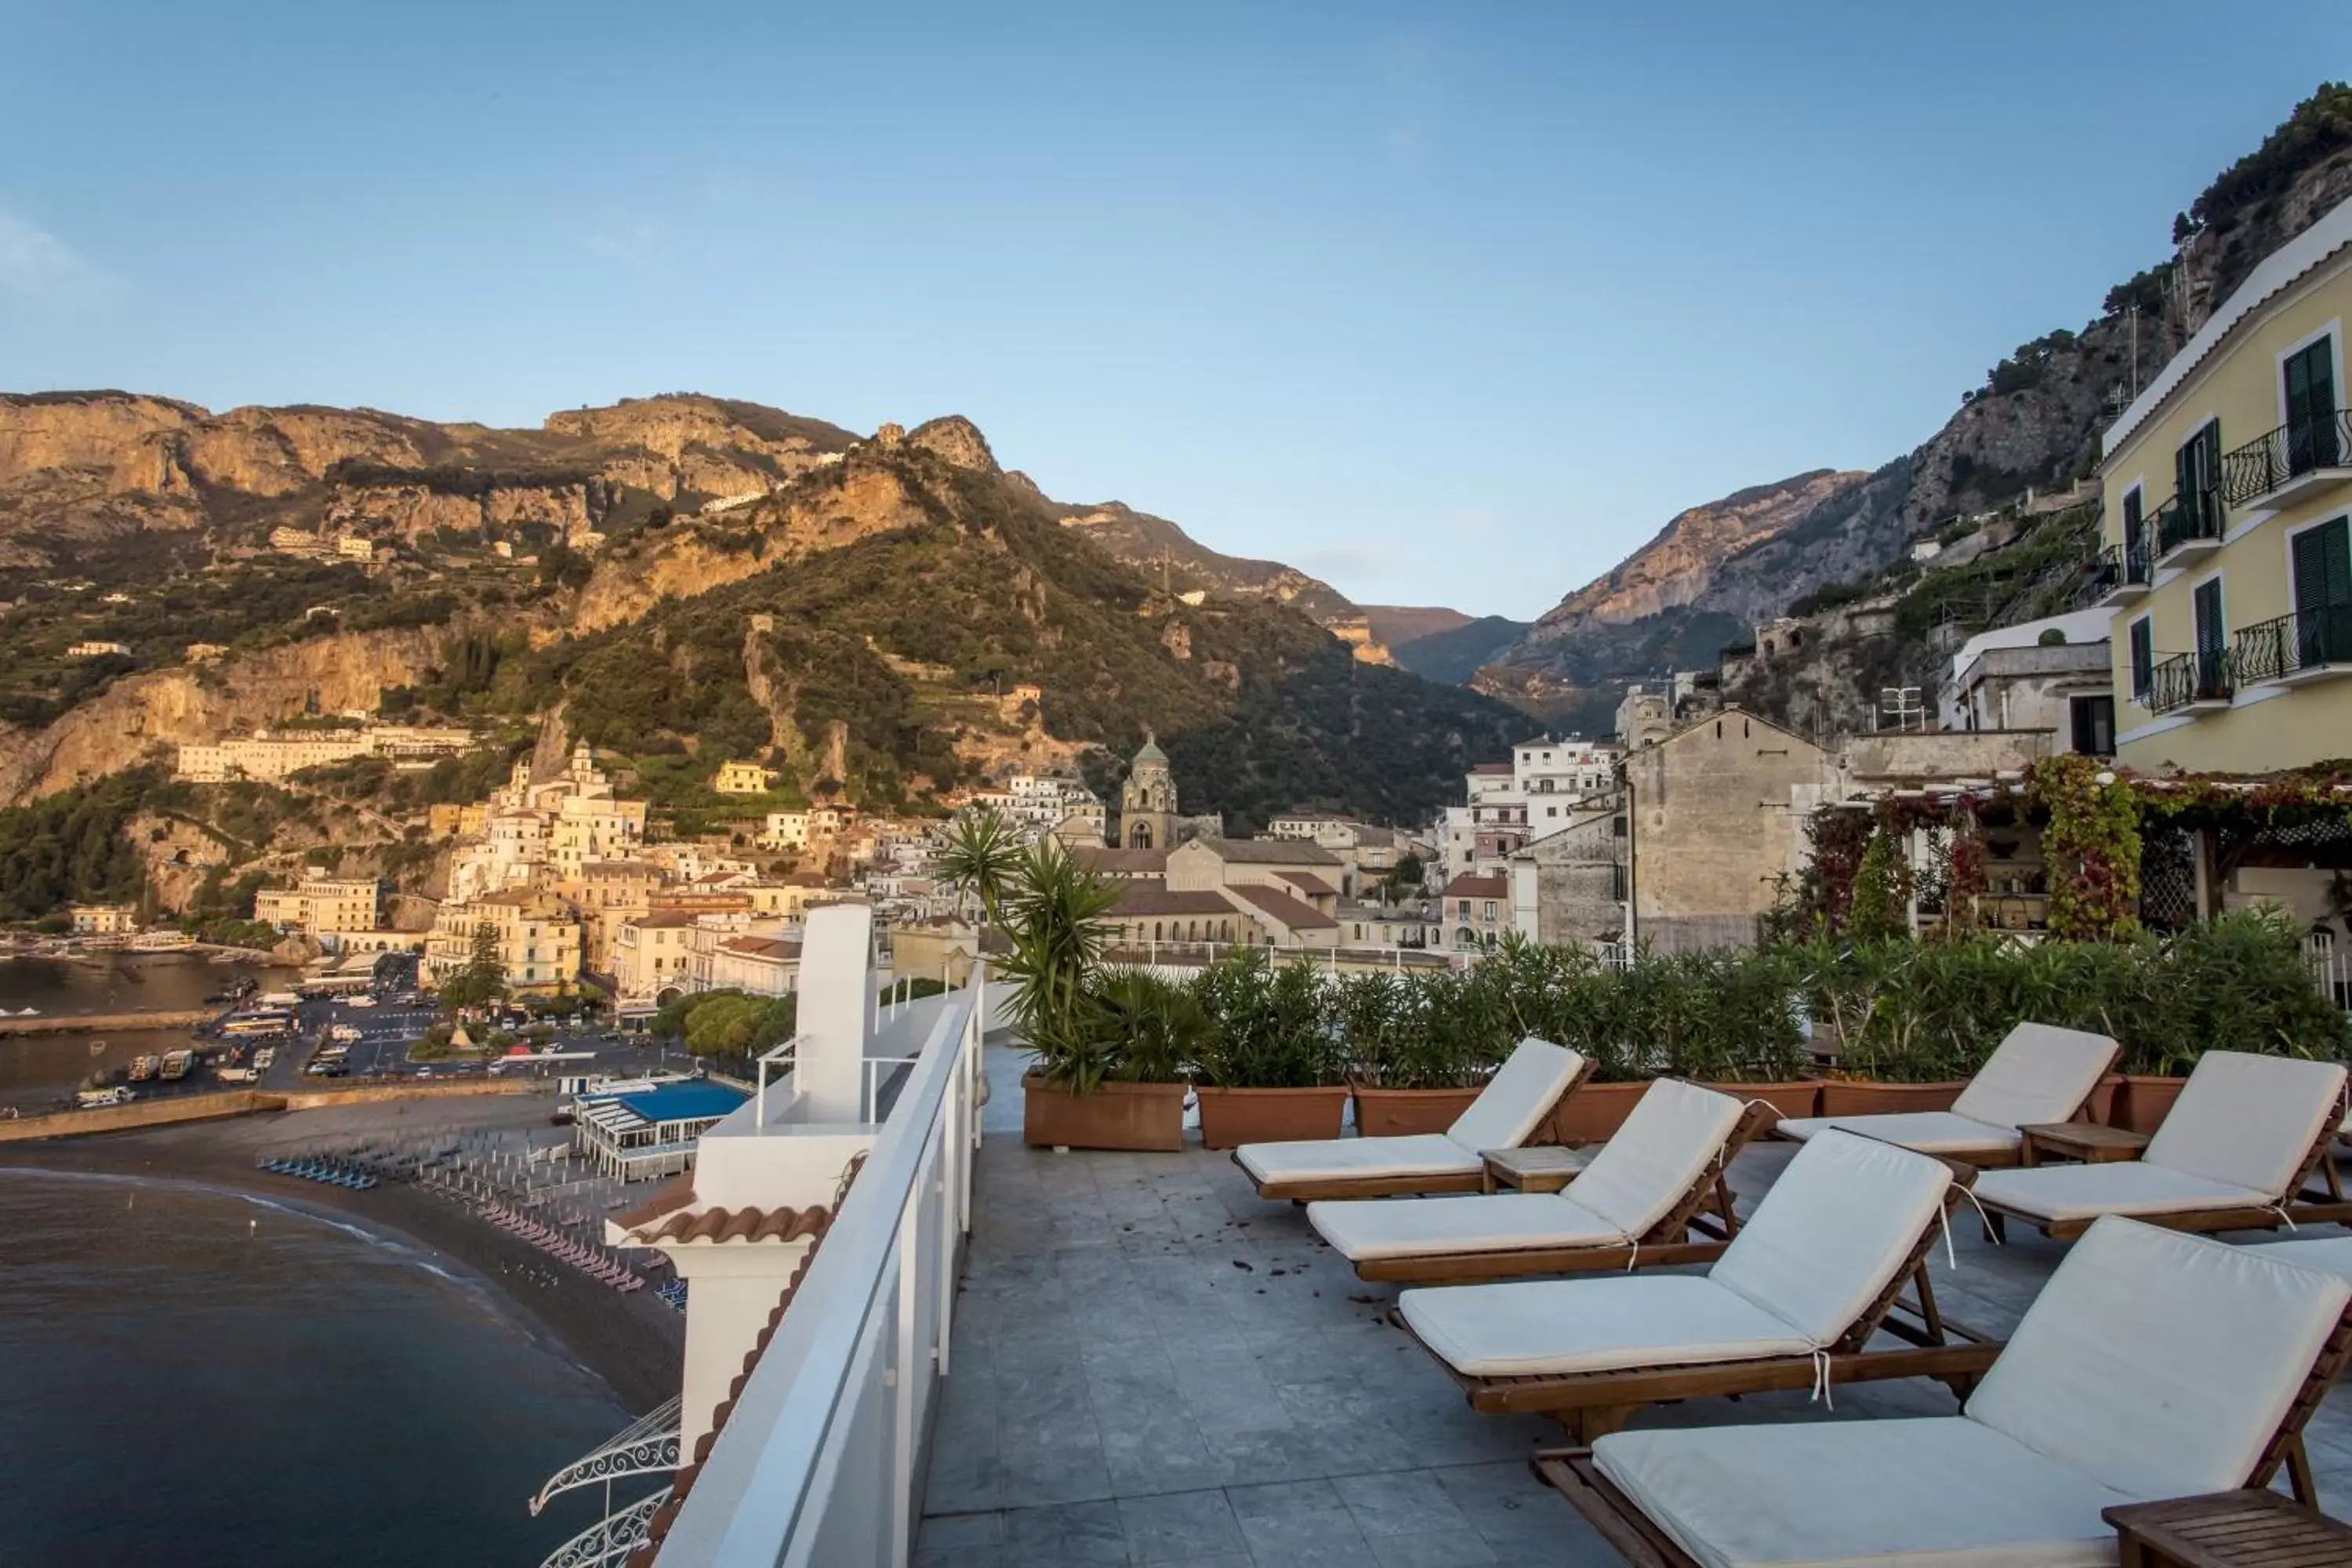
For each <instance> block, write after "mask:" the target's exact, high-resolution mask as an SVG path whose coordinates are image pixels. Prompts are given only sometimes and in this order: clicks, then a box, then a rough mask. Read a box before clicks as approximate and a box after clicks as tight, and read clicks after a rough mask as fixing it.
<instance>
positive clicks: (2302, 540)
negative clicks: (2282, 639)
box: [2289, 517, 2352, 669]
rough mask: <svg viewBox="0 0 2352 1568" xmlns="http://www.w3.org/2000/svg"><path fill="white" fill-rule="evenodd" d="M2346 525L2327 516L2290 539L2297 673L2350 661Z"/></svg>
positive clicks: (2351, 575) (2350, 569) (2351, 601)
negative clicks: (2316, 666) (2322, 520)
mask: <svg viewBox="0 0 2352 1568" xmlns="http://www.w3.org/2000/svg"><path fill="white" fill-rule="evenodd" d="M2346 530H2347V522H2346V520H2345V519H2343V518H2340V517H2332V518H2329V519H2328V520H2327V521H2326V522H2323V523H2321V524H2320V525H2319V526H2318V527H2316V528H2306V529H2305V530H2304V531H2302V532H2301V533H2298V534H2296V535H2294V539H2293V541H2292V542H2291V543H2290V545H2289V552H2290V556H2291V560H2292V562H2293V567H2294V663H2295V668H2298V669H2307V668H2311V667H2312V666H2314V665H2320V664H2334V663H2339V662H2341V661H2343V660H2346V659H2352V550H2347V539H2346Z"/></svg>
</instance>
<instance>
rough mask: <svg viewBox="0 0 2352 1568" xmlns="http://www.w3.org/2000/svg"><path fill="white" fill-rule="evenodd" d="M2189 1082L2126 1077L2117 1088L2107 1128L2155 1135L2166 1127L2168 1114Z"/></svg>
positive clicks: (2144, 1075)
mask: <svg viewBox="0 0 2352 1568" xmlns="http://www.w3.org/2000/svg"><path fill="white" fill-rule="evenodd" d="M2188 1081H2189V1080H2188V1079H2185V1078H2158V1077H2156V1076H2154V1075H2153V1074H2148V1073H2130V1072H2127V1073H2125V1074H2124V1075H2123V1077H2122V1079H2120V1081H2119V1082H2118V1083H2117V1084H2116V1097H2115V1104H2114V1106H2113V1107H2112V1108H2111V1109H2110V1110H2108V1112H2107V1125H2108V1126H2110V1127H2124V1128H2128V1129H2129V1130H2131V1131H2134V1132H2153V1131H2156V1130H2157V1128H2158V1127H2159V1126H2161V1125H2162V1124H2163V1122H2164V1114H2165V1112H2166V1111H2168V1110H2171V1109H2172V1102H2173V1101H2174V1100H2179V1098H2180V1086H2181V1085H2183V1084H2185V1083H2187V1082H2188Z"/></svg>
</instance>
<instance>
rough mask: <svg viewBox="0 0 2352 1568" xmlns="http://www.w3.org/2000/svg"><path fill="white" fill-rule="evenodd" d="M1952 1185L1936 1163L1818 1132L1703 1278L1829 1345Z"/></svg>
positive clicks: (1890, 1275)
mask: <svg viewBox="0 0 2352 1568" xmlns="http://www.w3.org/2000/svg"><path fill="white" fill-rule="evenodd" d="M1951 1184H1952V1171H1951V1167H1950V1166H1948V1165H1947V1164H1945V1163H1943V1162H1942V1161H1940V1160H1931V1159H1929V1158H1928V1157H1927V1155H1925V1154H1915V1153H1913V1152H1910V1151H1909V1150H1907V1149H1897V1148H1895V1146H1894V1145H1892V1144H1889V1143H1878V1142H1872V1141H1871V1140H1870V1139H1867V1138H1857V1137H1855V1136H1854V1135H1853V1133H1851V1132H1839V1131H1829V1132H1823V1133H1822V1134H1820V1135H1818V1136H1816V1137H1814V1138H1811V1139H1809V1140H1808V1141H1807V1142H1806V1143H1805V1146H1804V1147H1803V1148H1801V1149H1800V1150H1798V1151H1797V1157H1796V1158H1795V1159H1793V1160H1791V1161H1790V1162H1789V1165H1788V1168H1787V1169H1786V1170H1784V1171H1782V1172H1781V1173H1780V1180H1779V1181H1777V1182H1774V1183H1773V1184H1772V1186H1771V1189H1770V1191H1769V1192H1767V1193H1766V1194H1764V1201H1763V1202H1761V1203H1759V1204H1758V1205H1756V1214H1755V1216H1754V1217H1753V1218H1751V1219H1750V1220H1749V1221H1748V1223H1747V1225H1745V1226H1742V1227H1741V1228H1740V1232H1739V1234H1738V1237H1735V1238H1734V1239H1733V1241H1732V1243H1731V1246H1730V1247H1729V1248H1728V1249H1727V1250H1726V1251H1725V1253H1724V1255H1723V1256H1722V1257H1721V1258H1717V1260H1716V1263H1715V1266H1714V1267H1713V1268H1710V1269H1709V1270H1708V1271H1707V1279H1709V1280H1710V1281H1711V1282H1713V1283H1715V1284H1717V1285H1721V1286H1723V1287H1725V1288H1726V1289H1731V1290H1735V1291H1737V1292H1738V1293H1739V1294H1740V1295H1742V1296H1745V1297H1747V1298H1748V1300H1751V1301H1753V1302H1755V1303H1756V1304H1757V1305H1758V1306H1759V1307H1761V1308H1763V1309H1764V1310H1767V1311H1769V1312H1770V1313H1772V1314H1773V1315H1774V1316H1776V1317H1778V1318H1780V1320H1781V1321H1783V1322H1785V1323H1787V1324H1789V1325H1790V1327H1791V1328H1793V1329H1795V1330H1796V1331H1798V1332H1800V1333H1802V1334H1805V1335H1808V1336H1810V1337H1811V1342H1812V1343H1814V1344H1827V1343H1829V1342H1832V1341H1833V1340H1835V1339H1836V1338H1837V1337H1838V1335H1840V1334H1842V1333H1843V1332H1844V1331H1846V1330H1847V1329H1848V1328H1849V1327H1851V1326H1852V1325H1853V1321H1854V1320H1855V1319H1856V1318H1859V1317H1860V1316H1862V1314H1863V1312H1864V1310H1865V1309H1866V1308H1868V1307H1869V1305H1870V1304H1871V1302H1873V1301H1874V1300H1877V1298H1878V1295H1879V1292H1880V1291H1882V1290H1884V1289H1885V1288H1886V1284H1887V1281H1889V1280H1890V1279H1894V1278H1895V1271H1896V1270H1897V1269H1899V1268H1902V1267H1903V1266H1904V1264H1905V1263H1906V1262H1907V1261H1908V1260H1909V1258H1910V1254H1911V1247H1912V1244H1913V1243H1914V1242H1915V1241H1916V1240H1917V1238H1918V1236H1919V1232H1920V1230H1921V1229H1922V1228H1923V1227H1924V1226H1927V1225H1928V1224H1930V1223H1932V1222H1933V1221H1934V1219H1935V1217H1936V1213H1937V1210H1938V1209H1939V1208H1941V1207H1942V1206H1943V1202H1944V1194H1945V1191H1946V1189H1948V1187H1950V1185H1951Z"/></svg>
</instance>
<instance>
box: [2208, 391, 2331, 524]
mask: <svg viewBox="0 0 2352 1568" xmlns="http://www.w3.org/2000/svg"><path fill="white" fill-rule="evenodd" d="M2330 468H2352V410H2346V409H2342V408H2337V409H2333V410H2331V411H2329V412H2327V413H2326V414H2319V415H2315V416H2311V417H2309V418H2305V419H2297V420H2294V421H2291V422H2290V423H2288V424H2285V425H2282V426H2279V427H2278V428H2277V429H2275V430H2273V431H2272V432H2271V433H2270V434H2269V435H2267V436H2263V437H2258V438H2256V439H2254V440H2252V441H2249V442H2247V443H2246V444H2245V445H2244V446H2242V447H2238V448H2236V449H2235V450H2233V451H2229V452H2224V453H2222V454H2221V493H2222V494H2223V495H2224V496H2226V497H2228V498H2229V500H2230V504H2231V505H2232V506H2244V505H2246V504H2248V503H2249V502H2252V501H2255V500H2261V499H2262V498H2263V496H2266V495H2269V494H2270V493H2271V492H2272V491H2273V490H2277V489H2283V488H2284V487H2285V486H2286V485H2287V484H2288V483H2289V482H2290V481H2292V480H2294V479H2300V478H2302V477H2303V476H2304V475H2305V474H2312V473H2318V472H2321V471H2323V470H2326V469H2330Z"/></svg>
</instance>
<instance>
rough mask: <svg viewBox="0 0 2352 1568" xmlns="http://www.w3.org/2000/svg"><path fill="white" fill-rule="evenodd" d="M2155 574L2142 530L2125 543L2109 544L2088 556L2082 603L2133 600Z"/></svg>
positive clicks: (2146, 588)
mask: <svg viewBox="0 0 2352 1568" xmlns="http://www.w3.org/2000/svg"><path fill="white" fill-rule="evenodd" d="M2155 575H2156V573H2155V563H2153V562H2152V561H2150V560H2149V559H2148V553H2147V535H2146V534H2145V533H2144V532H2143V533H2142V535H2141V536H2140V538H2139V539H2137V540H2135V541H2134V542H2131V543H2129V544H2110V545H2108V546H2107V547H2106V548H2105V550H2102V551H2100V552H2098V553H2097V554H2096V555H2095V556H2093V557H2092V558H2091V564H2090V567H2089V570H2088V571H2087V572H2086V573H2085V576H2086V578H2087V581H2086V582H2085V584H2084V588H2083V595H2082V602H2083V603H2084V604H2086V605H2097V604H2105V603H2110V602H2113V601H2116V600H2121V599H2136V598H2137V597H2139V596H2140V595H2143V594H2145V593H2147V590H2148V585H2149V584H2150V583H2151V582H2152V581H2153V580H2154V578H2155Z"/></svg>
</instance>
